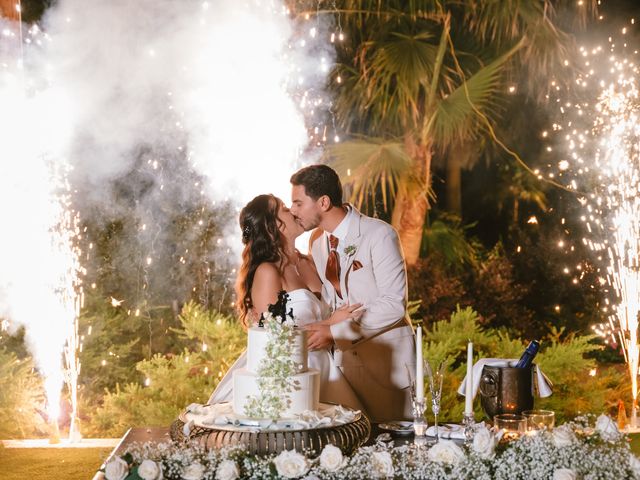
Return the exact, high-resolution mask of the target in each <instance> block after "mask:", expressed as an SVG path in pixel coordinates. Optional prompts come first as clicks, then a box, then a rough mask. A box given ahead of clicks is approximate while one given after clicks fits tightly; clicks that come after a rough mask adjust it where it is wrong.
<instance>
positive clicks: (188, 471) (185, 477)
mask: <svg viewBox="0 0 640 480" xmlns="http://www.w3.org/2000/svg"><path fill="white" fill-rule="evenodd" d="M181 475H182V480H200V479H201V478H202V477H204V466H202V464H201V463H198V462H195V463H192V464H191V465H189V466H188V467H187V468H185V469H184V470H183V471H182V474H181Z"/></svg>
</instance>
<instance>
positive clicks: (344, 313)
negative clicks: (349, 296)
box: [322, 303, 364, 325]
mask: <svg viewBox="0 0 640 480" xmlns="http://www.w3.org/2000/svg"><path fill="white" fill-rule="evenodd" d="M360 307H362V304H361V303H354V304H353V305H343V306H341V307H340V308H338V309H336V310H335V311H334V312H333V313H332V314H331V316H330V317H329V318H327V319H325V320H323V321H322V323H324V324H325V325H335V324H336V323H340V322H344V321H345V320H347V319H348V318H352V319H354V320H359V319H360V317H362V315H363V314H364V308H360ZM359 308H360V310H358V309H359ZM356 310H357V311H356Z"/></svg>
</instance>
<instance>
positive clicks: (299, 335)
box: [233, 326, 320, 418]
mask: <svg viewBox="0 0 640 480" xmlns="http://www.w3.org/2000/svg"><path fill="white" fill-rule="evenodd" d="M268 342H269V332H268V330H267V328H265V327H264V326H254V327H251V328H250V329H249V332H248V338H247V367H246V368H241V369H238V370H236V371H235V372H233V412H234V413H235V414H236V415H246V411H245V407H246V406H247V402H248V399H249V398H251V397H257V396H258V395H259V394H260V388H259V379H260V375H259V371H260V368H261V366H264V365H265V364H267V363H268V362H269V361H270V360H271V359H270V358H269V356H268V354H267V344H268ZM289 354H290V355H291V359H292V360H293V362H294V363H295V370H296V372H297V373H294V374H293V375H292V376H291V380H292V382H291V383H292V384H293V389H292V390H291V391H289V392H286V393H283V394H284V395H287V397H288V402H287V407H286V408H285V410H284V411H283V412H282V417H283V418H287V417H293V416H295V415H299V414H301V413H302V412H304V411H307V410H317V409H318V405H319V402H320V372H319V371H318V370H314V369H309V368H308V365H307V356H308V350H307V332H306V331H304V330H300V329H297V328H296V329H295V331H294V333H293V338H292V341H291V342H290V343H289Z"/></svg>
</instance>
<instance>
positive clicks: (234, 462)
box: [105, 418, 640, 480]
mask: <svg viewBox="0 0 640 480" xmlns="http://www.w3.org/2000/svg"><path fill="white" fill-rule="evenodd" d="M591 420H592V419H589V421H587V419H584V418H583V419H579V420H577V421H574V422H571V423H567V424H565V425H562V426H560V427H558V428H556V429H555V430H553V431H551V432H542V433H538V434H537V435H525V436H523V437H522V438H520V439H519V440H515V441H511V442H502V443H495V442H496V439H497V437H496V436H495V435H494V433H493V432H490V431H489V430H487V432H483V431H482V430H479V431H478V433H477V435H479V440H478V441H477V442H475V441H474V444H471V445H465V446H459V445H457V444H455V443H454V442H451V441H447V440H443V441H440V443H438V444H435V445H434V446H432V447H426V446H422V447H420V446H416V445H413V444H407V445H403V446H400V447H393V446H392V445H391V444H390V443H388V442H384V441H379V442H378V443H377V444H376V445H373V446H366V447H361V448H359V449H358V450H357V451H356V452H355V453H353V454H352V455H350V456H346V455H344V453H343V452H342V451H341V450H340V449H339V448H337V447H336V446H334V445H327V446H325V447H324V449H323V450H322V451H321V452H319V455H318V454H317V452H316V455H308V456H307V455H304V454H302V453H299V452H295V451H293V450H291V451H286V450H285V451H283V452H281V453H280V454H278V455H269V456H255V455H251V454H249V453H248V452H247V451H246V449H244V448H243V447H225V448H223V449H212V450H209V451H206V450H203V449H201V448H198V447H196V446H192V447H185V446H178V445H175V444H171V443H163V444H144V445H133V446H132V447H131V450H130V451H129V452H128V453H127V455H125V456H124V457H122V458H119V457H115V458H114V459H112V460H111V461H110V462H109V463H108V464H107V466H106V468H105V476H106V478H107V480H134V479H136V480H137V479H139V478H143V477H142V475H141V473H144V474H145V475H146V473H145V472H147V473H149V474H150V475H153V474H154V472H155V471H156V470H154V468H153V466H154V465H155V468H157V473H159V474H160V476H161V477H160V478H164V479H165V480H174V479H175V480H181V479H187V480H199V479H202V480H213V479H215V480H235V479H240V478H254V479H275V478H302V479H307V480H312V479H313V480H314V479H329V480H343V479H362V480H364V479H367V480H368V479H371V478H395V479H409V480H417V479H425V478H433V479H438V480H453V479H460V478H465V479H475V480H493V479H496V480H507V479H515V480H525V479H526V480H528V479H531V478H546V479H554V480H575V479H611V480H614V479H615V480H618V479H622V478H624V479H636V480H640V459H638V458H637V457H636V456H635V455H633V454H632V453H631V451H630V448H629V442H628V441H627V439H626V437H625V436H624V435H623V434H621V433H620V432H617V429H616V432H617V433H616V432H614V431H613V429H612V427H611V424H610V423H609V422H605V421H604V420H600V426H601V427H602V428H600V429H594V428H592V427H591V426H590V425H589V424H590V423H591ZM613 426H615V423H613ZM614 434H616V435H615V438H616V439H615V440H612V437H613V436H614ZM145 462H150V463H145ZM143 465H146V466H145V468H144V469H143V470H144V472H141V469H142V466H143Z"/></svg>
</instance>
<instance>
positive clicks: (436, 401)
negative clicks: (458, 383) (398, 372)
mask: <svg viewBox="0 0 640 480" xmlns="http://www.w3.org/2000/svg"><path fill="white" fill-rule="evenodd" d="M424 366H425V370H426V372H427V376H428V377H429V391H430V392H431V411H433V416H434V419H435V420H434V428H435V431H436V432H435V433H436V442H439V441H440V434H439V432H438V414H439V413H440V400H441V398H442V379H443V378H444V362H440V364H439V365H438V368H437V369H436V370H434V369H433V368H431V364H430V363H429V361H428V360H425V362H424Z"/></svg>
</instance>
